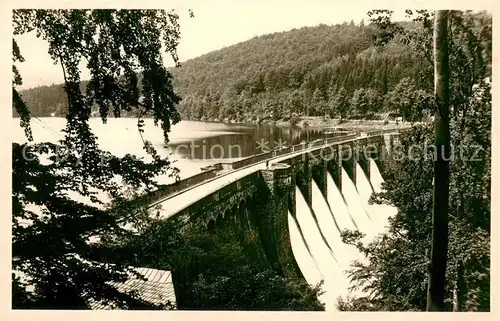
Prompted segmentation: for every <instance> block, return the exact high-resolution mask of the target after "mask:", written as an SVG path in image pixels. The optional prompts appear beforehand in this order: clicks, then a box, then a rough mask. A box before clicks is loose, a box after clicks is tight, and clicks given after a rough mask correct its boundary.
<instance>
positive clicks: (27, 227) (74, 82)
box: [12, 10, 180, 309]
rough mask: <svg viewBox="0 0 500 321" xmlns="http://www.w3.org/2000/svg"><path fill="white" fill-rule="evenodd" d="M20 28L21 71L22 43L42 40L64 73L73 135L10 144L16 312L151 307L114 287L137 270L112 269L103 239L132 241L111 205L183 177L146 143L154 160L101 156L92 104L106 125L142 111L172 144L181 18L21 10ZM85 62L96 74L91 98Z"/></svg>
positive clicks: (17, 104)
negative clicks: (166, 57)
mask: <svg viewBox="0 0 500 321" xmlns="http://www.w3.org/2000/svg"><path fill="white" fill-rule="evenodd" d="M13 19H14V20H13V24H14V47H13V54H14V64H16V63H20V62H22V61H23V60H22V56H21V49H22V48H19V47H18V46H17V44H16V42H15V37H16V36H18V35H22V34H25V33H28V32H35V33H36V36H37V37H38V38H41V39H43V40H45V41H47V42H48V44H49V51H48V52H49V54H50V56H51V58H52V59H53V61H54V63H57V64H59V65H60V66H61V68H62V72H63V75H64V80H65V83H64V85H63V86H62V88H63V90H64V95H61V96H59V97H63V96H64V99H65V100H66V101H67V109H65V115H66V119H67V126H66V128H65V130H64V137H63V138H62V139H61V140H60V141H59V142H58V143H48V142H42V143H38V144H32V143H29V142H28V143H24V144H19V143H13V145H12V154H13V162H12V169H13V173H12V176H13V177H12V178H13V179H12V181H13V186H12V203H13V217H12V219H13V230H12V232H13V233H12V234H13V237H12V251H13V263H12V265H13V270H14V271H15V273H14V274H13V291H14V296H13V307H15V308H65V309H71V308H87V307H88V303H89V301H90V300H96V301H101V300H102V301H104V302H106V303H111V302H113V303H116V304H117V305H118V306H119V307H122V308H134V307H148V306H149V307H151V304H149V303H147V302H143V301H142V300H140V299H138V298H137V297H136V296H135V295H134V294H133V293H132V295H129V294H123V293H120V292H119V291H118V290H116V289H115V288H114V287H113V286H111V285H109V282H110V281H124V280H126V278H127V274H126V272H127V271H129V270H130V269H129V268H128V267H127V265H126V264H124V262H123V261H121V262H120V261H116V262H115V263H114V264H109V263H106V262H107V261H106V260H104V258H105V257H106V256H109V255H111V254H112V253H110V251H109V249H108V248H107V247H106V245H104V244H103V243H101V242H99V240H100V239H101V237H103V236H104V235H106V234H108V235H109V234H111V235H114V236H116V237H122V236H124V235H127V234H128V233H130V231H128V230H127V229H125V228H124V226H125V225H126V224H127V222H128V221H129V219H130V216H131V215H130V213H128V214H129V215H128V216H127V215H121V214H120V213H117V212H115V211H114V210H113V209H112V208H110V207H109V206H108V205H107V204H109V200H111V201H112V202H114V203H120V202H121V201H123V200H125V199H126V194H125V191H126V189H127V188H132V189H135V190H136V191H141V190H142V189H144V188H146V189H148V188H151V187H153V186H154V185H155V180H154V178H155V176H156V175H158V174H168V175H175V174H176V171H175V170H174V169H173V168H172V167H171V164H170V161H169V160H168V159H162V158H160V157H159V156H158V155H157V154H156V152H155V151H154V149H152V148H151V144H149V143H148V142H147V141H145V149H146V150H147V151H148V153H149V155H150V156H151V160H150V161H146V160H144V159H137V158H135V157H133V156H132V155H126V156H124V157H123V158H116V157H113V156H112V155H111V154H110V153H108V152H105V151H102V150H101V149H100V148H99V145H98V143H97V138H96V136H95V135H94V134H93V133H92V132H91V130H90V127H89V125H88V120H89V118H90V116H91V107H92V105H94V104H95V105H97V106H98V108H99V112H100V116H101V118H102V120H103V121H104V122H105V121H106V118H107V116H108V113H109V110H110V109H112V110H113V114H114V115H115V116H120V114H121V112H122V111H131V110H138V111H139V112H140V113H146V112H147V113H149V114H150V115H152V116H153V117H154V119H155V124H157V123H158V122H159V123H160V125H161V127H162V128H163V130H164V133H165V137H167V133H168V131H169V130H170V126H171V124H172V123H175V122H176V121H178V119H179V116H178V113H177V111H176V109H175V106H176V104H178V102H179V101H180V98H179V96H177V94H176V93H175V92H174V90H173V88H172V83H171V75H170V73H169V72H168V71H167V70H166V69H165V67H164V66H163V63H162V59H161V51H162V50H167V52H170V53H171V54H172V56H173V58H174V60H176V61H177V55H176V46H177V44H178V41H179V25H178V23H177V20H178V17H177V15H176V14H175V13H174V12H170V13H167V12H165V11H162V10H14V17H13ZM82 60H85V61H86V62H87V68H88V69H89V70H90V74H91V79H90V81H89V82H88V83H87V86H86V88H85V90H83V91H82V88H81V84H80V81H81V79H80V71H79V69H78V66H79V63H80V61H82ZM13 72H14V83H13V91H14V96H13V108H15V109H16V111H17V113H18V114H19V115H21V125H22V126H23V127H24V128H25V130H26V133H27V138H28V141H31V140H32V137H31V132H30V128H29V116H30V105H29V104H25V103H24V102H23V100H22V98H21V97H20V96H19V95H18V94H17V90H16V88H15V86H17V85H20V84H21V83H22V78H21V75H19V73H18V72H17V68H16V67H15V65H14V67H13ZM138 73H141V74H142V86H141V89H140V90H138V80H137V76H136V75H137V74H138ZM56 98H57V96H56ZM132 216H133V215H132ZM153 308H158V307H153Z"/></svg>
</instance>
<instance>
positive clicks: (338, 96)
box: [21, 22, 423, 122]
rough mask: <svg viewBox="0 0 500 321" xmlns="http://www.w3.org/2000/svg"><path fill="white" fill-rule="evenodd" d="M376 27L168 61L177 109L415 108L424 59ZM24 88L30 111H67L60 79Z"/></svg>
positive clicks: (191, 115)
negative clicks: (380, 43) (386, 40)
mask: <svg viewBox="0 0 500 321" xmlns="http://www.w3.org/2000/svg"><path fill="white" fill-rule="evenodd" d="M405 25H406V27H414V28H417V27H418V25H417V24H416V23H405ZM374 33H375V28H374V27H372V26H369V25H364V24H363V23H361V24H360V25H355V24H354V23H352V22H351V23H343V24H337V25H333V26H327V25H319V26H316V27H304V28H300V29H293V30H290V31H287V32H280V33H273V34H268V35H264V36H259V37H254V38H252V39H250V40H248V41H244V42H241V43H238V44H235V45H232V46H229V47H226V48H223V49H220V50H216V51H213V52H210V53H208V54H205V55H202V56H200V57H197V58H194V59H190V60H187V61H185V62H184V63H182V66H181V67H179V68H172V69H171V72H172V74H173V76H174V78H173V82H174V88H175V89H176V90H177V91H178V93H179V94H180V96H181V97H182V101H181V103H180V104H179V106H178V109H179V112H180V113H181V116H182V118H183V119H196V120H215V121H240V122H252V121H256V122H260V121H262V120H263V119H272V120H278V119H284V120H289V119H291V118H293V117H297V116H303V115H307V116H327V117H339V116H341V117H343V118H345V117H363V118H374V117H380V113H381V112H386V113H387V112H391V113H394V114H401V115H403V116H406V117H410V116H413V115H410V114H409V113H408V112H407V110H406V109H408V108H409V107H410V106H412V103H413V100H416V99H417V98H418V95H419V91H418V89H419V88H420V87H422V84H421V83H419V81H418V74H419V70H421V69H422V63H423V59H422V58H421V57H419V56H417V55H416V53H415V52H414V51H413V50H412V49H411V48H410V47H409V46H406V45H403V44H401V43H400V41H399V39H394V40H392V41H391V43H390V44H389V45H387V46H384V47H376V46H374V43H373V41H374V40H373V35H374ZM417 83H418V84H417ZM84 87H85V83H83V84H82V88H84ZM21 95H22V98H23V99H24V100H25V102H26V103H27V104H28V106H30V108H31V112H32V115H33V116H39V117H40V116H50V115H51V113H54V114H55V115H56V116H64V115H65V110H66V104H67V102H66V99H65V98H64V97H65V96H64V93H63V90H62V86H61V85H53V86H41V87H37V88H33V89H29V90H24V91H22V92H21ZM415 116H417V117H420V116H421V115H415Z"/></svg>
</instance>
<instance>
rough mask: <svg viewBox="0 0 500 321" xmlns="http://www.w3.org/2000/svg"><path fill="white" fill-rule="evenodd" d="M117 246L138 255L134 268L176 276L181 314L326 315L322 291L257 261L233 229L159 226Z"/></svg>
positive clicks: (156, 224)
mask: <svg viewBox="0 0 500 321" xmlns="http://www.w3.org/2000/svg"><path fill="white" fill-rule="evenodd" d="M116 246H117V247H121V248H122V249H123V250H124V251H126V252H132V253H135V258H134V260H133V261H132V263H133V264H136V265H140V266H150V267H154V268H158V269H167V270H170V271H172V275H173V277H174V283H175V289H176V296H177V308H178V309H189V310H199V309H203V310H206V309H209V310H274V311H276V310H299V311H300V310H323V306H322V304H320V303H319V302H318V299H317V296H318V295H319V294H320V293H321V289H320V285H318V286H316V287H310V286H309V285H308V284H307V283H306V282H305V281H304V280H302V279H300V278H293V277H285V276H284V275H282V274H281V273H280V272H278V270H277V269H274V268H273V267H272V266H270V265H269V263H267V262H266V261H265V260H261V259H258V258H256V257H255V256H254V255H252V254H251V253H254V251H253V250H255V249H253V250H250V251H249V249H248V248H247V247H246V245H245V240H242V239H241V236H240V235H239V234H238V232H237V231H236V230H235V229H233V228H220V227H219V228H218V229H217V230H216V231H213V230H210V229H209V230H207V229H206V228H205V227H198V228H196V227H184V228H183V229H179V228H176V227H175V226H172V225H171V224H169V222H156V223H153V224H151V225H149V226H147V227H146V228H144V229H142V230H141V232H140V233H138V234H137V235H136V236H134V237H131V238H129V239H128V241H127V242H125V243H123V242H119V243H117V245H116ZM254 254H255V253H254Z"/></svg>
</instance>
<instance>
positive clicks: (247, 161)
mask: <svg viewBox="0 0 500 321" xmlns="http://www.w3.org/2000/svg"><path fill="white" fill-rule="evenodd" d="M398 131H399V129H391V130H389V129H385V130H374V131H370V132H367V133H365V134H366V135H364V137H373V136H379V135H383V134H387V133H394V132H398ZM356 138H360V139H363V135H361V134H360V133H352V134H349V135H342V136H335V137H329V138H324V139H317V140H315V141H311V142H308V143H301V144H296V145H292V146H290V147H285V148H281V149H274V150H272V151H269V152H264V153H261V154H257V155H252V156H249V157H246V158H244V159H242V160H238V161H235V162H220V163H216V164H213V165H210V166H207V167H205V168H203V169H202V170H203V172H201V173H199V174H196V175H193V176H190V177H187V178H185V179H182V180H179V181H177V182H175V183H172V184H169V185H160V186H159V188H158V189H157V190H155V191H153V192H151V193H148V194H147V195H144V196H141V197H140V198H141V199H142V200H147V202H155V201H157V200H159V199H161V198H165V197H168V196H170V195H172V194H174V193H177V192H180V191H181V190H184V189H186V188H188V187H190V186H194V185H198V184H201V183H203V182H205V181H209V180H212V179H214V178H216V177H217V176H218V174H219V173H220V172H221V171H223V170H226V171H233V170H238V169H241V168H243V167H247V166H250V165H254V164H256V163H259V162H262V161H265V160H270V159H272V158H274V157H277V156H283V155H286V154H292V153H295V152H299V151H302V150H306V149H309V148H313V147H319V146H327V145H331V144H335V143H338V142H344V141H351V140H355V139H356Z"/></svg>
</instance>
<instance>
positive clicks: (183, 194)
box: [149, 129, 398, 219]
mask: <svg viewBox="0 0 500 321" xmlns="http://www.w3.org/2000/svg"><path fill="white" fill-rule="evenodd" d="M397 131H398V130H397V129H396V130H391V131H387V132H386V133H389V132H397ZM378 135H381V133H378ZM368 136H377V135H370V134H368ZM365 137H366V136H365ZM360 138H362V137H360V136H359V135H358V136H357V137H354V138H353V137H352V136H350V137H346V139H345V140H339V141H336V142H332V143H325V144H322V145H316V146H312V147H308V148H304V149H301V150H298V151H292V152H290V153H286V154H282V155H279V156H275V157H270V158H267V159H263V160H262V161H258V162H256V163H254V164H251V165H247V166H245V167H242V168H238V169H234V170H229V171H227V172H225V173H222V174H219V175H218V176H216V177H213V178H210V179H207V180H205V181H202V182H199V183H197V184H194V185H192V186H189V187H186V188H185V189H182V190H180V191H179V192H176V193H174V194H172V195H168V196H166V197H164V198H162V199H160V200H157V201H155V202H153V203H151V204H150V206H149V208H152V207H155V206H157V205H161V209H160V210H159V216H158V217H157V218H159V219H166V218H169V217H170V216H172V215H175V214H176V213H179V212H180V211H182V210H184V209H185V208H187V207H189V206H190V205H192V204H194V203H196V202H197V201H199V200H200V199H203V198H204V197H206V196H208V195H210V194H211V193H214V192H216V191H217V190H219V189H221V188H222V187H224V186H226V185H229V184H231V183H233V182H235V181H237V180H239V179H241V178H243V177H245V176H247V175H250V174H252V173H254V172H256V171H259V170H263V169H266V162H267V161H269V166H270V167H271V165H272V164H276V163H279V162H282V161H284V160H287V159H289V158H291V157H295V156H297V155H301V154H305V153H309V152H313V151H315V150H320V149H322V148H325V147H327V146H333V145H338V144H344V143H348V142H351V141H356V140H358V139H360Z"/></svg>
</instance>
